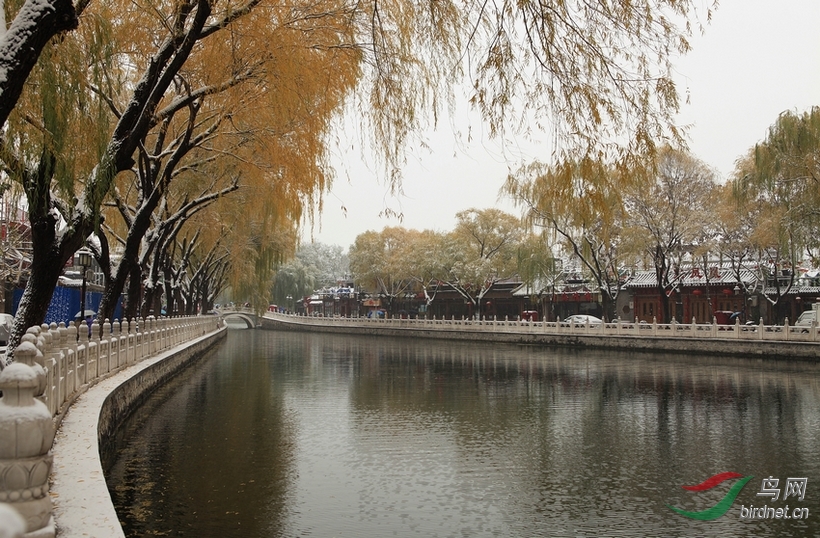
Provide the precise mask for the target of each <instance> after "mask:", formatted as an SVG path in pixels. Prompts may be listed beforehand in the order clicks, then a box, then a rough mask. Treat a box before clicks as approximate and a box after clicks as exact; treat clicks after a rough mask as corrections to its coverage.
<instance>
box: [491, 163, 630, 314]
mask: <svg viewBox="0 0 820 538" xmlns="http://www.w3.org/2000/svg"><path fill="white" fill-rule="evenodd" d="M626 179H628V178H625V176H624V175H623V174H622V173H620V172H619V171H618V170H616V168H615V167H614V166H611V165H607V164H604V163H602V162H600V161H597V160H593V159H581V160H580V161H577V162H576V161H564V162H563V163H562V164H559V165H553V166H548V165H545V164H542V163H539V162H535V163H532V164H529V165H526V166H523V167H521V168H520V169H519V170H518V171H516V172H515V173H514V174H511V175H510V176H509V177H508V178H507V182H506V183H505V185H504V190H505V192H506V193H508V194H509V195H510V196H512V197H513V198H514V199H515V200H516V202H517V203H518V204H519V205H521V206H523V207H524V209H525V214H526V219H527V221H528V222H529V223H530V225H533V226H536V227H538V228H541V229H543V230H544V232H545V233H546V234H548V236H551V237H555V239H556V243H557V246H559V247H560V248H562V249H563V250H564V251H565V252H566V253H567V254H569V255H570V256H572V257H574V258H576V259H577V260H578V261H579V262H580V263H581V264H582V266H583V267H584V269H585V271H584V272H585V273H586V275H587V276H589V277H590V278H591V279H592V280H594V281H595V284H596V285H597V287H598V289H599V290H600V292H601V297H602V299H603V310H604V313H605V316H607V317H609V318H610V319H611V318H612V317H614V315H615V310H614V308H615V301H616V299H617V296H618V291H619V290H620V275H621V271H622V268H623V267H624V265H625V259H626V258H627V256H628V252H627V249H624V247H623V238H622V231H623V227H624V217H625V213H624V204H623V198H622V193H623V189H624V188H625V187H626V184H627V181H626Z"/></svg>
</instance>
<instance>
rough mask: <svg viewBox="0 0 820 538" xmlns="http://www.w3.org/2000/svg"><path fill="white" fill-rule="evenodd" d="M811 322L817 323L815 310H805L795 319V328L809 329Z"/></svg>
mask: <svg viewBox="0 0 820 538" xmlns="http://www.w3.org/2000/svg"><path fill="white" fill-rule="evenodd" d="M812 321H817V310H814V309H812V310H806V311H805V312H803V313H802V314H800V317H798V318H797V322H796V323H795V326H798V325H799V326H807V327H811V322H812Z"/></svg>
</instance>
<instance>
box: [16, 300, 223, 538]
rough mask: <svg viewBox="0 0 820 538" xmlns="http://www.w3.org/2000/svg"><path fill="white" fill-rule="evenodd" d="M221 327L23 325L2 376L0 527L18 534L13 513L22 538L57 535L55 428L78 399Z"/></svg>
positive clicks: (203, 319)
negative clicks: (52, 490) (52, 478)
mask: <svg viewBox="0 0 820 538" xmlns="http://www.w3.org/2000/svg"><path fill="white" fill-rule="evenodd" d="M220 326H221V320H220V319H219V318H217V317H212V316H193V317H180V318H161V319H154V318H148V319H138V320H132V321H123V322H119V321H115V322H113V323H111V322H109V321H108V320H105V322H104V323H103V324H102V327H101V326H100V324H99V323H98V322H97V321H94V323H93V325H92V326H91V327H90V328H89V327H88V325H86V322H85V321H83V322H82V323H81V324H80V325H79V327H78V326H75V325H74V323H70V324H69V325H68V326H66V325H65V324H63V323H61V324H60V325H57V324H55V323H52V324H51V325H42V326H40V327H31V328H29V329H28V331H26V334H25V335H24V336H23V338H22V341H21V343H20V345H19V346H18V347H17V348H16V349H15V351H14V360H15V362H13V363H12V364H9V365H8V366H6V367H5V368H4V369H3V371H2V372H0V391H2V393H3V395H2V397H1V398H0V530H5V529H12V530H11V531H10V533H9V534H8V535H9V536H19V535H20V534H19V533H18V532H16V531H15V530H13V529H15V528H16V526H19V523H20V518H19V517H17V515H19V516H22V521H23V523H24V525H25V531H24V534H22V536H24V537H26V538H47V537H54V536H55V528H54V521H53V517H52V507H51V498H50V496H49V485H48V478H49V474H50V472H51V463H52V456H51V448H52V443H53V441H54V433H55V429H56V425H57V424H59V421H60V420H61V418H62V416H63V415H64V414H65V412H66V410H67V408H68V407H69V406H70V405H71V403H72V402H73V401H74V400H75V399H76V398H77V397H78V396H79V395H80V394H82V393H83V392H84V391H85V390H86V389H87V388H88V387H89V386H91V385H93V384H95V383H96V382H97V381H99V380H102V379H105V378H107V377H109V376H110V375H112V374H114V373H116V372H118V371H120V370H122V369H123V368H126V367H128V366H130V365H133V364H136V363H138V362H140V361H143V360H145V359H147V358H150V357H153V356H156V355H158V354H160V353H163V352H165V351H167V350H169V349H170V348H173V347H176V346H179V345H181V344H184V343H186V342H189V341H191V340H194V339H196V338H199V337H201V336H203V335H205V334H208V333H210V332H213V331H215V330H217V329H218V328H219V327H220ZM3 503H7V504H6V505H4V504H3ZM9 507H11V508H12V509H13V510H9V509H8V508H9ZM0 535H2V532H0Z"/></svg>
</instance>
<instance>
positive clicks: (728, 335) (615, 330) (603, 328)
mask: <svg viewBox="0 0 820 538" xmlns="http://www.w3.org/2000/svg"><path fill="white" fill-rule="evenodd" d="M264 317H266V318H271V319H281V320H282V321H287V322H288V323H291V324H301V325H314V326H315V325H325V326H332V327H385V328H414V329H420V330H426V331H442V332H445V331H453V330H459V331H467V332H469V331H475V332H495V333H499V334H502V333H503V334H536V333H540V334H547V335H578V336H640V337H659V338H689V339H693V338H694V339H706V340H710V339H720V340H726V339H736V340H746V341H754V340H767V341H791V342H820V330H818V326H817V323H816V322H813V323H812V325H811V326H803V325H799V326H790V325H789V322H788V320H786V323H785V324H784V325H764V324H763V322H762V321H761V322H760V323H759V324H757V325H741V324H740V322H739V320H738V321H736V322H735V324H734V325H719V324H718V323H717V322H712V323H695V322H694V320H693V321H692V323H675V322H672V323H657V322H653V323H645V322H627V321H620V320H618V321H614V322H609V323H593V324H590V323H586V324H576V323H566V322H554V321H550V322H544V321H535V322H530V321H509V320H496V319H478V320H477V319H435V318H433V319H399V318H391V319H385V318H365V317H361V318H344V317H316V316H297V315H293V314H281V313H272V312H268V313H266V314H265V316H264Z"/></svg>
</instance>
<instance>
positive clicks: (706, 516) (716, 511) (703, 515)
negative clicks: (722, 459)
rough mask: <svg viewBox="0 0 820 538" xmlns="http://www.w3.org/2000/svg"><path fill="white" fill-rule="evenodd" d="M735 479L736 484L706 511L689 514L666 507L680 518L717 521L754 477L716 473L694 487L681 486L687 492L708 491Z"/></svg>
mask: <svg viewBox="0 0 820 538" xmlns="http://www.w3.org/2000/svg"><path fill="white" fill-rule="evenodd" d="M735 478H740V480H738V481H737V482H735V483H734V484H733V485H732V487H731V488H730V489H729V491H728V492H727V493H726V495H725V496H724V497H723V498H722V499H721V500H720V502H718V503H717V504H716V505H714V506H713V507H711V508H707V509H706V510H701V511H699V512H690V511H688V510H683V509H681V508H676V507H674V506H671V505H668V504H667V505H666V506H668V507H669V508H670V509H671V510H674V511H675V512H677V513H678V514H680V515H682V516H686V517H688V518H691V519H699V520H701V521H711V520H713V519H717V518H719V517H720V516H722V515H723V514H725V513H726V512H728V511H729V508H731V507H732V503H733V502H735V499H736V498H737V496H738V494H740V490H742V489H743V486H745V485H746V482H748V481H749V480H751V479H752V478H754V476H743V475H742V474H738V473H731V472H727V473H718V474H716V475H714V476H711V477H709V478H707V479H706V480H704V481H703V482H701V483H700V484H698V485H696V486H681V487H682V488H683V489H685V490H687V491H708V490H710V489H712V488H713V487H715V486H717V485H718V484H722V483H723V482H725V481H727V480H732V479H735Z"/></svg>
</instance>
